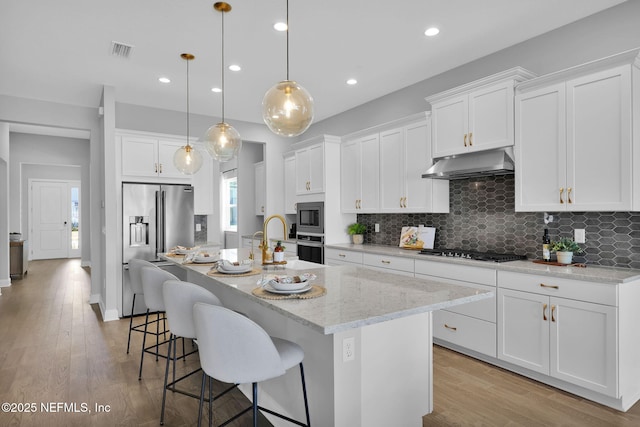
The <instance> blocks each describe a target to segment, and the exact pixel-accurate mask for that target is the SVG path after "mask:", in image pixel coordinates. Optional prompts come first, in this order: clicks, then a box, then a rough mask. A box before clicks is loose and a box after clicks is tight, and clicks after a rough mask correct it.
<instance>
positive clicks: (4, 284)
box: [0, 278, 11, 288]
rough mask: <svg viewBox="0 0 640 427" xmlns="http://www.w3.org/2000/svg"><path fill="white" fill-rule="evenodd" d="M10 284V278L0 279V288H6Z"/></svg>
mask: <svg viewBox="0 0 640 427" xmlns="http://www.w3.org/2000/svg"><path fill="white" fill-rule="evenodd" d="M9 286H11V279H10V278H9V279H2V280H0V288H8V287H9Z"/></svg>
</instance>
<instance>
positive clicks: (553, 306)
mask: <svg viewBox="0 0 640 427" xmlns="http://www.w3.org/2000/svg"><path fill="white" fill-rule="evenodd" d="M555 313H556V306H555V305H551V321H552V322H555V321H556V314H555Z"/></svg>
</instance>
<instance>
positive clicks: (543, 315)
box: [542, 304, 547, 321]
mask: <svg viewBox="0 0 640 427" xmlns="http://www.w3.org/2000/svg"><path fill="white" fill-rule="evenodd" d="M542 320H545V321H546V320H547V304H543V305H542Z"/></svg>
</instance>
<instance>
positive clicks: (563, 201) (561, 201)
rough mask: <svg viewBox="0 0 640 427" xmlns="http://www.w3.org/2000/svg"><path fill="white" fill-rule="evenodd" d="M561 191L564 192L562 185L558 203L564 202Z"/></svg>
mask: <svg viewBox="0 0 640 427" xmlns="http://www.w3.org/2000/svg"><path fill="white" fill-rule="evenodd" d="M562 193H564V187H560V203H564V200H562Z"/></svg>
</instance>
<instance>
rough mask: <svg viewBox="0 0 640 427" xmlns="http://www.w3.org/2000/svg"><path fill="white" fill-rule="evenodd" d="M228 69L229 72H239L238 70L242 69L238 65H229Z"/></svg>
mask: <svg viewBox="0 0 640 427" xmlns="http://www.w3.org/2000/svg"><path fill="white" fill-rule="evenodd" d="M229 69H230V70H231V71H240V70H242V68H241V67H240V66H239V65H236V64H232V65H229Z"/></svg>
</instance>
